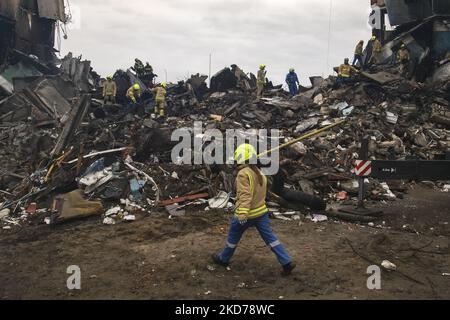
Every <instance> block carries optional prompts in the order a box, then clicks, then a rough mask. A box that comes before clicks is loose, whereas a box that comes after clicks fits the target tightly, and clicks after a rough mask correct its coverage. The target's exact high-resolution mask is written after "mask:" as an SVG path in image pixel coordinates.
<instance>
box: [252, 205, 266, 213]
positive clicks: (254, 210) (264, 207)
mask: <svg viewBox="0 0 450 320" xmlns="http://www.w3.org/2000/svg"><path fill="white" fill-rule="evenodd" d="M263 209H267V206H266V205H265V204H263V205H262V206H261V207H259V208H255V209H251V210H250V213H253V212H258V211H261V210H263Z"/></svg>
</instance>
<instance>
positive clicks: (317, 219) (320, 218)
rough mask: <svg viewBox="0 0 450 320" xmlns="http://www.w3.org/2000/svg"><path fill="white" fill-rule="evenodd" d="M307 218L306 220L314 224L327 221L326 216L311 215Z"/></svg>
mask: <svg viewBox="0 0 450 320" xmlns="http://www.w3.org/2000/svg"><path fill="white" fill-rule="evenodd" d="M307 218H308V219H309V220H311V221H312V222H315V223H317V222H324V221H328V217H327V216H324V215H322V214H313V215H311V216H307Z"/></svg>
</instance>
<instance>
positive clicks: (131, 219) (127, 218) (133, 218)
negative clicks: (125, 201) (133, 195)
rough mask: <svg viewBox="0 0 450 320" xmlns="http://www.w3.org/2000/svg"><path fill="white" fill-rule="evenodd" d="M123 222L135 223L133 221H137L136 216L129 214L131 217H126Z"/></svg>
mask: <svg viewBox="0 0 450 320" xmlns="http://www.w3.org/2000/svg"><path fill="white" fill-rule="evenodd" d="M123 220H124V221H128V222H133V221H136V216H135V215H132V214H129V215H126V216H125V217H123Z"/></svg>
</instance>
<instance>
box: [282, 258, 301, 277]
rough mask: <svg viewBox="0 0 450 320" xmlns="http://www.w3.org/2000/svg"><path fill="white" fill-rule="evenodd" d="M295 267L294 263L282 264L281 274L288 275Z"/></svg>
mask: <svg viewBox="0 0 450 320" xmlns="http://www.w3.org/2000/svg"><path fill="white" fill-rule="evenodd" d="M295 267H297V265H296V264H295V263H293V262H291V263H288V264H287V265H285V266H283V272H281V275H282V276H283V277H287V276H290V275H291V274H292V270H294V269H295Z"/></svg>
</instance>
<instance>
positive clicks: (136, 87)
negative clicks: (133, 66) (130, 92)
mask: <svg viewBox="0 0 450 320" xmlns="http://www.w3.org/2000/svg"><path fill="white" fill-rule="evenodd" d="M133 89H134V90H141V86H140V85H139V83H135V84H134V85H133Z"/></svg>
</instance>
